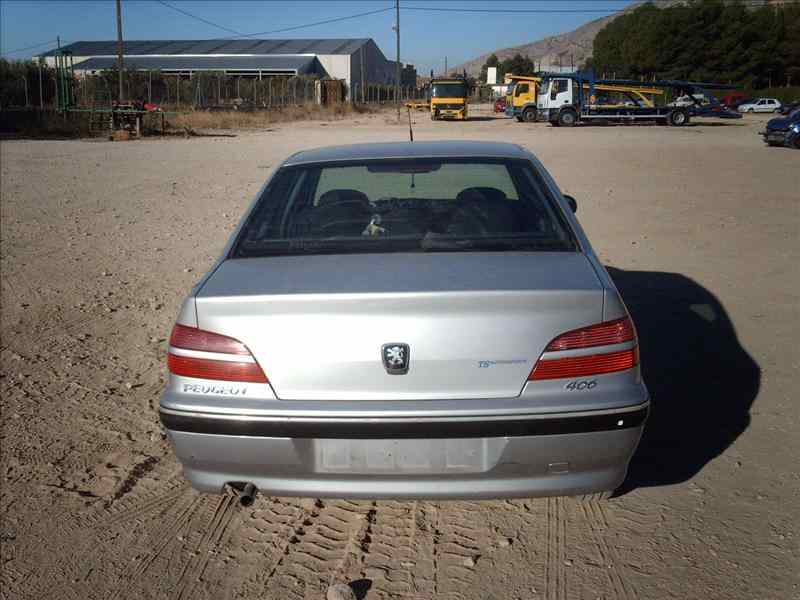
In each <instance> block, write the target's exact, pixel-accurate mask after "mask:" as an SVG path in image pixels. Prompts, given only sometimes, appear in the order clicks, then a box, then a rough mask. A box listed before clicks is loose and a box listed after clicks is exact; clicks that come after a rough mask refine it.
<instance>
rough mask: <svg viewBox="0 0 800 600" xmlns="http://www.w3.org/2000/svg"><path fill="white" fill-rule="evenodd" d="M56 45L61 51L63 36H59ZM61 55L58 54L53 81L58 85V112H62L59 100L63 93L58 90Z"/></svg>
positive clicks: (57, 86)
mask: <svg viewBox="0 0 800 600" xmlns="http://www.w3.org/2000/svg"><path fill="white" fill-rule="evenodd" d="M56 45H57V46H58V49H59V50H61V36H60V35H57V36H56ZM60 54H61V52H58V53H57V54H56V68H55V77H53V81H54V82H55V84H56V108H57V110H61V109H60V108H59V107H60V106H61V104H60V103H59V99H60V97H61V93H60V92H59V90H58V88H59V80H58V77H59V70H58V61H59V60H60V59H59V56H60Z"/></svg>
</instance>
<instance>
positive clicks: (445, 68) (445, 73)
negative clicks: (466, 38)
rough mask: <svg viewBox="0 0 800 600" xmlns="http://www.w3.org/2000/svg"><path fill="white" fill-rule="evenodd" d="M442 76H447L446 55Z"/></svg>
mask: <svg viewBox="0 0 800 600" xmlns="http://www.w3.org/2000/svg"><path fill="white" fill-rule="evenodd" d="M444 76H445V77H447V57H446V56H445V57H444Z"/></svg>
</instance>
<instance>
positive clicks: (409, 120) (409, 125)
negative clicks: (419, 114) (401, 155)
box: [406, 106, 414, 142]
mask: <svg viewBox="0 0 800 600" xmlns="http://www.w3.org/2000/svg"><path fill="white" fill-rule="evenodd" d="M406 108H408V137H410V138H411V141H412V142H413V141H414V130H413V129H411V107H410V106H408V107H406Z"/></svg>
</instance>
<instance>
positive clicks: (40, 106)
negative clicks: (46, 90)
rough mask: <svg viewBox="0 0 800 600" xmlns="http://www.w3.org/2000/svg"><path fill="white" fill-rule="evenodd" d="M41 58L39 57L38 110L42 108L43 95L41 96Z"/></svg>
mask: <svg viewBox="0 0 800 600" xmlns="http://www.w3.org/2000/svg"><path fill="white" fill-rule="evenodd" d="M42 60H43V59H42V58H41V57H39V110H44V96H42Z"/></svg>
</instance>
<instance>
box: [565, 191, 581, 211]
mask: <svg viewBox="0 0 800 600" xmlns="http://www.w3.org/2000/svg"><path fill="white" fill-rule="evenodd" d="M564 200H566V201H567V204H569V207H570V208H571V209H572V212H578V201H577V200H575V198H573V197H572V196H568V195H567V194H564Z"/></svg>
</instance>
